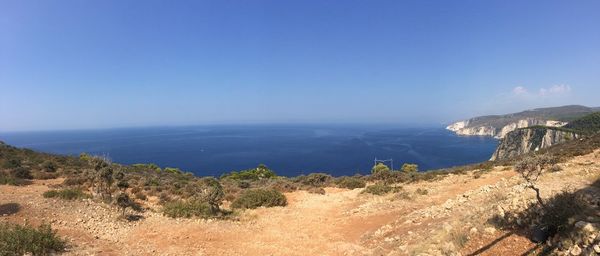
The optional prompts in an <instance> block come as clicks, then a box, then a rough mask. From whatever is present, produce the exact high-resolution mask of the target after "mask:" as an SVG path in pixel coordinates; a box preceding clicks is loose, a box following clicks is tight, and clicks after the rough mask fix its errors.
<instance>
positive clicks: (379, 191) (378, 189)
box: [362, 183, 400, 195]
mask: <svg viewBox="0 0 600 256" xmlns="http://www.w3.org/2000/svg"><path fill="white" fill-rule="evenodd" d="M399 190H400V188H397V187H392V186H389V185H386V184H382V183H376V184H373V185H369V186H367V187H366V188H365V190H363V192H362V193H367V194H373V195H385V194H387V193H390V192H396V191H399Z"/></svg>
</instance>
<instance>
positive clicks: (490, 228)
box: [483, 227, 496, 235]
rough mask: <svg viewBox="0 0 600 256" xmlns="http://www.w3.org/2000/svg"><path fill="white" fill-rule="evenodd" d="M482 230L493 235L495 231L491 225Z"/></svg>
mask: <svg viewBox="0 0 600 256" xmlns="http://www.w3.org/2000/svg"><path fill="white" fill-rule="evenodd" d="M483 231H485V233H488V234H490V235H493V234H494V233H496V229H495V228H493V227H487V228H485V229H484V230H483Z"/></svg>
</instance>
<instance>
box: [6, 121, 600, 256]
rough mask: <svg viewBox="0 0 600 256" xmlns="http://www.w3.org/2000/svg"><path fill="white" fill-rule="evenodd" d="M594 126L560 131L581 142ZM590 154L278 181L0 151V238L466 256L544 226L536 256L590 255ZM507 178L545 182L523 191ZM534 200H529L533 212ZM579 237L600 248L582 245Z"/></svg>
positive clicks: (559, 151)
mask: <svg viewBox="0 0 600 256" xmlns="http://www.w3.org/2000/svg"><path fill="white" fill-rule="evenodd" d="M595 120H596V116H595V115H590V116H589V117H586V118H582V119H581V121H578V122H573V123H574V124H576V125H575V126H574V127H572V128H564V129H587V130H589V129H590V128H589V127H593V124H595ZM582 127H583V128H582ZM599 148H600V133H595V134H591V135H587V136H585V137H582V138H581V139H576V140H571V141H568V142H566V143H563V144H560V145H557V146H553V147H550V148H547V149H542V150H540V151H538V152H532V153H529V154H525V155H522V156H518V157H515V158H511V159H507V160H502V161H496V162H484V163H478V164H473V165H467V166H459V167H454V168H446V169H440V170H431V171H426V172H423V171H419V167H418V166H417V165H415V164H404V165H402V168H401V169H400V170H391V169H390V168H388V167H387V166H385V165H382V164H379V165H376V166H373V169H372V171H371V174H370V175H355V176H351V177H349V176H344V177H332V176H331V175H329V174H326V173H311V174H308V175H303V176H298V177H283V176H278V175H277V174H276V172H275V171H274V170H271V169H269V168H268V167H267V166H266V165H259V166H257V167H256V168H251V169H247V170H242V171H238V172H231V173H228V174H224V175H223V176H221V177H219V178H214V177H198V176H195V175H194V174H192V173H189V172H185V171H183V170H180V169H177V168H160V167H159V166H157V165H154V164H135V165H121V164H117V163H112V162H111V161H110V159H106V158H103V157H101V156H90V155H87V154H81V155H80V156H78V157H75V156H57V155H52V154H44V153H38V152H34V151H31V150H28V149H20V148H15V147H12V146H9V145H6V144H4V143H2V144H0V181H2V182H3V183H2V184H3V185H1V186H0V224H2V223H10V224H6V225H11V226H5V227H7V229H6V230H9V229H8V227H10V230H11V231H7V232H12V233H10V234H11V237H15V238H19V239H21V240H19V241H25V242H19V243H23V245H22V247H19V248H25V249H19V250H20V251H19V252H23V253H27V252H29V253H33V254H45V253H53V252H60V251H62V250H64V249H65V248H70V247H74V248H75V249H73V250H74V251H73V252H74V253H73V254H75V255H80V254H99V253H100V252H106V253H109V254H117V255H118V254H129V255H132V254H157V253H158V254H167V253H168V254H172V255H187V253H186V252H188V251H189V250H190V248H193V249H195V250H198V251H202V252H205V253H206V254H215V255H222V254H231V255H239V254H251V255H264V254H275V255H279V254H282V255H283V254H285V255H306V254H313V255H314V254H320V255H338V254H341V253H345V254H349V255H364V254H387V253H392V252H396V253H398V254H400V255H405V254H412V255H420V254H421V255H422V254H423V253H425V254H429V255H459V254H458V253H463V255H464V254H469V253H475V252H478V251H479V250H481V249H482V248H485V244H481V243H488V242H490V243H491V242H492V241H494V240H495V239H499V238H501V237H502V236H504V235H506V236H511V237H513V239H512V240H511V241H514V242H513V243H518V244H520V245H523V246H525V247H527V248H529V249H534V247H535V244H532V243H531V242H530V241H529V239H530V237H529V235H527V234H530V233H531V230H530V227H538V226H548V225H552V226H553V227H557V228H559V229H560V232H554V231H552V232H550V233H547V234H548V237H550V238H548V237H546V238H545V240H544V241H549V242H547V243H546V245H543V246H541V247H537V248H538V249H539V250H538V249H535V250H534V251H535V252H541V250H548V251H555V252H561V253H563V252H570V251H573V250H574V251H577V250H579V249H580V250H582V251H585V252H591V250H593V248H594V247H593V246H594V245H597V244H599V243H600V234H597V230H596V226H600V220H597V219H594V218H590V216H596V215H594V214H597V213H598V210H599V209H598V204H597V202H595V201H593V200H592V199H593V198H600V188H596V187H597V185H591V184H592V183H593V182H594V181H595V180H597V179H598V178H600V175H599V174H600V151H599V150H598V149H599ZM538 155H543V156H544V157H543V158H536V156H538ZM531 157H533V158H531ZM531 159H549V160H548V161H546V160H544V162H543V163H542V162H541V160H540V161H537V160H536V161H537V162H536V161H533V160H531ZM538 162H539V163H538ZM546 163H551V164H549V165H548V164H546ZM542 164H543V166H542ZM513 166H517V168H513ZM531 166H533V168H529V167H531ZM538 166H539V168H538ZM528 168H529V169H528ZM515 170H516V171H521V172H522V171H523V170H540V171H543V172H542V173H540V174H539V175H537V176H535V179H531V177H533V176H530V175H527V176H523V177H525V179H523V178H522V177H520V175H519V174H518V173H517V172H515ZM596 183H598V182H596ZM596 183H594V184H596ZM567 187H568V188H571V189H573V188H577V189H578V190H577V191H573V190H566V189H567ZM587 187H590V188H587ZM530 188H535V189H536V190H539V193H538V194H537V199H536V195H535V194H533V190H532V189H530ZM559 192H560V193H559ZM557 193H559V194H557ZM590 198H592V199H590ZM590 200H591V201H590ZM535 202H542V203H535ZM565 202H577V207H578V208H573V207H574V206H573V205H572V204H570V205H567V204H566V203H565ZM568 207H571V208H568ZM568 209H581V210H577V211H576V212H573V211H566V210H568ZM599 216H600V215H599ZM572 220H575V221H574V222H573V221H572ZM30 221H31V223H30ZM582 221H583V222H582ZM423 223H427V225H421V224H423ZM575 223H579V224H577V225H575ZM588 223H591V224H589V225H591V227H592V228H591V231H590V232H592V233H591V234H597V235H596V236H595V237H598V240H595V239H596V238H593V239H591V240H589V236H587V233H586V236H585V237H580V236H579V234H581V233H580V230H581V229H582V228H586V227H587V226H586V225H588ZM50 225H52V226H50ZM14 232H17V233H14ZM57 232H58V233H57ZM407 232H408V233H407ZM594 232H596V233H594ZM7 234H9V233H7ZM81 234H86V235H81ZM521 234H522V235H521ZM28 237H34V238H31V239H34V240H27V239H30V238H28ZM35 237H41V238H40V239H41V240H40V239H38V238H35ZM44 237H46V238H48V239H51V240H43V239H46V238H44ZM521 237H525V238H526V239H521ZM42 238H43V239H42ZM67 238H69V239H67ZM23 239H24V240H23ZM0 240H1V239H0ZM11 241H12V240H11ZM65 241H73V242H66V244H65ZM142 241H143V242H142ZM164 241H169V242H168V243H167V244H165V242H164ZM199 241H201V242H199ZM1 243H2V242H0V248H9V249H4V250H17V249H11V248H13V247H2V244H1ZM116 244H119V246H118V248H121V247H122V249H118V250H115V249H114V248H115V245H116ZM223 244H225V245H227V246H223ZM25 245H33V246H34V247H24V246H25ZM82 245H85V246H82ZM78 246H79V247H78ZM493 247H494V248H497V249H494V250H491V251H490V252H489V255H513V254H523V253H525V251H523V250H521V249H518V248H514V247H512V245H511V243H506V242H505V243H504V244H500V245H497V246H493ZM28 248H34V249H35V250H38V251H33V250H34V249H28ZM111 248H113V249H111ZM169 248H170V249H169ZM529 249H527V250H529ZM70 250H71V249H69V250H67V254H69V251H70ZM90 250H92V251H90ZM121 250H123V251H121ZM173 250H175V251H173ZM36 252H41V253H36ZM380 252H381V253H380ZM384 252H385V253H384ZM23 253H18V254H23ZM477 254H479V253H477ZM8 255H10V254H8ZM484 255H485V253H484Z"/></svg>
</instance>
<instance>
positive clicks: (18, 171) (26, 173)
mask: <svg viewBox="0 0 600 256" xmlns="http://www.w3.org/2000/svg"><path fill="white" fill-rule="evenodd" d="M10 175H11V176H13V177H15V178H18V179H33V175H31V171H30V170H29V169H27V168H25V167H16V168H13V169H11V170H10Z"/></svg>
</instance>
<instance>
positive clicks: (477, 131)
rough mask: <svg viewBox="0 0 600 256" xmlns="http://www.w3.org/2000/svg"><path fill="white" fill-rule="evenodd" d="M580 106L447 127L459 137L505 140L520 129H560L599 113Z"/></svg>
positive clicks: (538, 110)
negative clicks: (486, 137) (473, 136)
mask: <svg viewBox="0 0 600 256" xmlns="http://www.w3.org/2000/svg"><path fill="white" fill-rule="evenodd" d="M599 110H600V108H590V107H585V106H579V105H569V106H562V107H552V108H538V109H533V110H526V111H523V112H518V113H512V114H507V115H489V116H480V117H474V118H471V119H468V120H463V121H459V122H456V123H453V124H451V125H449V126H448V127H447V129H448V130H451V131H454V132H456V133H457V134H459V135H479V136H494V137H496V138H504V136H506V134H508V133H509V132H511V131H514V130H516V129H518V128H525V127H530V126H536V125H543V126H552V127H560V126H564V125H566V124H567V123H568V122H570V121H573V120H575V119H577V118H580V117H583V116H585V115H587V114H591V113H593V112H596V111H599Z"/></svg>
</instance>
